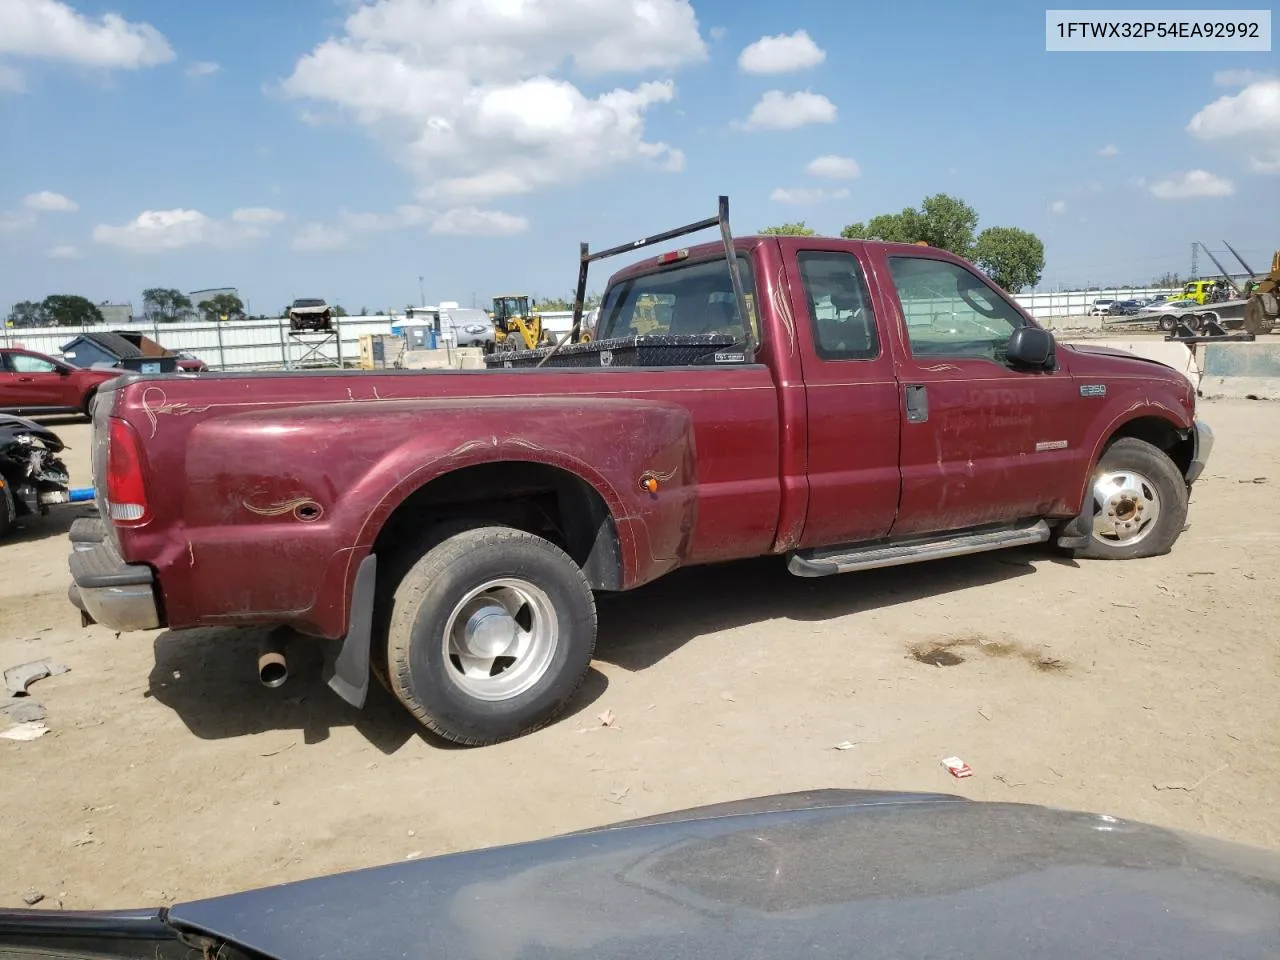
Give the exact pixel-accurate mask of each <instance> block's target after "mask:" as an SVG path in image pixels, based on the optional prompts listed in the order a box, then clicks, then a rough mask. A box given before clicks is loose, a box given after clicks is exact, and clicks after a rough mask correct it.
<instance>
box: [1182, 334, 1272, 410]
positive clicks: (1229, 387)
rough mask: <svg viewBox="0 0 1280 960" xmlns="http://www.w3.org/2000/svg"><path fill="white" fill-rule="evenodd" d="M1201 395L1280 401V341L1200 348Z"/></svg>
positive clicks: (1213, 345) (1220, 344) (1217, 344)
mask: <svg viewBox="0 0 1280 960" xmlns="http://www.w3.org/2000/svg"><path fill="white" fill-rule="evenodd" d="M1200 369H1201V370H1202V371H1203V373H1202V375H1201V378H1200V395H1201V396H1203V397H1211V398H1224V399H1236V400H1280V338H1278V339H1277V341H1276V342H1274V343H1273V342H1270V341H1254V342H1252V343H1249V342H1238V343H1202V344H1200Z"/></svg>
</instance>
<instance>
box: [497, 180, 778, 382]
mask: <svg viewBox="0 0 1280 960" xmlns="http://www.w3.org/2000/svg"><path fill="white" fill-rule="evenodd" d="M712 227H717V228H719V230H720V239H721V241H722V242H723V244H724V251H725V262H726V263H727V265H728V269H729V282H730V284H731V285H732V287H733V299H734V302H735V304H736V306H737V310H738V318H739V319H740V320H741V322H742V329H743V330H744V331H745V332H746V342H745V343H743V342H742V341H741V340H739V339H737V338H734V337H731V336H728V335H720V334H704V335H701V336H698V337H689V336H671V335H662V334H658V335H649V336H644V337H627V338H623V339H622V340H616V341H600V340H593V341H592V342H591V343H582V342H581V339H582V311H583V307H584V304H585V301H586V297H587V271H588V269H589V268H590V266H591V264H592V263H594V262H595V261H597V260H605V259H607V258H609V257H616V256H618V255H620V254H623V253H630V252H631V251H633V250H639V249H640V248H642V247H648V246H651V245H652V244H655V243H662V242H664V241H666V240H673V239H675V238H676V237H683V236H687V235H688V234H691V233H698V232H699V231H702V230H709V229H711V228H712ZM674 259H675V258H674V257H673V260H674ZM695 341H696V342H695ZM756 347H757V344H756V343H755V342H754V339H753V335H752V326H751V312H750V311H749V310H748V308H747V293H746V288H745V287H743V285H742V270H741V268H740V266H739V264H738V257H737V255H736V251H735V250H734V246H733V232H732V231H731V230H730V229H729V198H728V197H723V196H722V197H720V200H719V207H718V209H717V212H716V215H715V216H714V217H708V218H707V219H705V220H699V221H697V222H696V223H689V224H686V225H685V226H683V227H676V228H675V229H673V230H664V231H662V233H655V234H654V235H653V236H650V237H644V238H643V239H640V240H632V241H630V242H629V243H622V244H619V245H618V246H616V247H610V248H609V249H608V250H599V251H597V252H595V253H592V252H591V248H590V246H589V245H588V244H586V243H583V244H581V246H580V248H579V258H578V288H577V290H576V291H575V293H574V298H573V326H572V327H571V328H570V330H569V335H568V336H567V337H566V338H565V339H564V340H561V341H560V342H559V343H557V344H555V345H554V346H552V347H544V348H541V349H538V350H520V351H514V352H499V353H493V354H490V355H488V356H486V357H485V363H486V364H488V365H491V366H505V367H530V366H533V367H541V366H543V365H544V364H545V363H547V362H548V361H549V360H551V359H552V358H553V357H556V358H560V355H561V352H562V349H563V351H564V352H565V354H566V355H565V356H564V357H563V358H562V359H564V360H568V361H569V362H568V363H565V364H564V365H565V366H613V365H618V366H622V365H626V366H632V365H639V366H649V365H659V364H661V363H662V361H663V360H664V359H665V361H666V362H667V363H682V362H683V363H688V362H691V361H690V360H689V359H686V358H690V357H692V356H694V355H695V354H696V355H698V356H708V355H710V356H712V357H713V358H714V359H715V360H716V361H717V362H729V360H730V358H732V359H733V360H734V361H736V362H738V363H743V362H746V363H751V362H753V361H754V359H755V351H756ZM735 351H736V352H735ZM587 354H590V355H591V356H590V357H588V356H587ZM571 358H572V359H571ZM557 365H559V364H557Z"/></svg>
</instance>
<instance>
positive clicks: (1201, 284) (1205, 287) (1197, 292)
mask: <svg viewBox="0 0 1280 960" xmlns="http://www.w3.org/2000/svg"><path fill="white" fill-rule="evenodd" d="M1213 285H1214V281H1213V280H1191V281H1189V282H1188V283H1187V285H1186V286H1184V287H1183V288H1182V296H1183V297H1184V298H1185V299H1187V300H1194V301H1195V302H1196V303H1199V304H1204V303H1205V302H1206V301H1207V300H1208V299H1209V293H1210V292H1211V291H1212V290H1213Z"/></svg>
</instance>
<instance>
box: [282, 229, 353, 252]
mask: <svg viewBox="0 0 1280 960" xmlns="http://www.w3.org/2000/svg"><path fill="white" fill-rule="evenodd" d="M348 241H349V238H348V236H347V234H346V233H345V232H344V231H342V230H339V229H337V228H336V227H328V226H325V225H324V224H323V223H308V224H307V225H306V226H304V227H303V228H302V229H301V230H299V231H298V235H297V236H296V237H294V238H293V243H292V244H291V246H292V247H293V249H295V250H305V251H317V250H341V249H342V248H343V247H345V246H346V245H347V243H348Z"/></svg>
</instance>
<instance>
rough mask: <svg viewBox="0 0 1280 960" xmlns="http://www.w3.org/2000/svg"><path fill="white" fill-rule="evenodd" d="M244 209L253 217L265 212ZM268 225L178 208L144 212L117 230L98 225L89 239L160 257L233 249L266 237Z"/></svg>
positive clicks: (259, 209)
mask: <svg viewBox="0 0 1280 960" xmlns="http://www.w3.org/2000/svg"><path fill="white" fill-rule="evenodd" d="M246 209H247V210H249V211H251V212H252V213H254V214H260V213H261V212H262V211H263V210H265V208H246ZM246 209H241V210H237V211H236V213H238V214H243V213H245V212H246ZM270 212H271V213H274V212H275V211H270ZM271 222H273V221H270V220H253V219H250V220H247V221H246V220H244V219H241V218H238V217H237V216H236V214H232V216H231V217H229V218H227V219H226V220H218V219H214V218H213V217H209V216H206V215H205V214H203V213H201V212H200V211H199V210H187V209H183V208H181V207H179V208H176V209H173V210H144V211H142V213H140V214H138V216H137V217H136V218H134V219H133V220H130V221H129V222H128V223H126V224H122V225H121V226H118V227H117V226H110V225H108V224H102V223H100V224H98V226H96V227H94V228H93V239H94V241H95V242H97V243H103V244H107V245H109V246H113V247H120V248H122V249H125V250H130V251H133V252H135V253H162V252H164V251H167V250H180V249H182V248H183V247H192V246H200V245H208V246H212V247H235V246H241V245H243V244H245V243H249V242H251V241H253V240H260V239H262V238H263V237H265V236H267V234H268V232H269V229H268V227H269V224H270V223H271Z"/></svg>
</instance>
